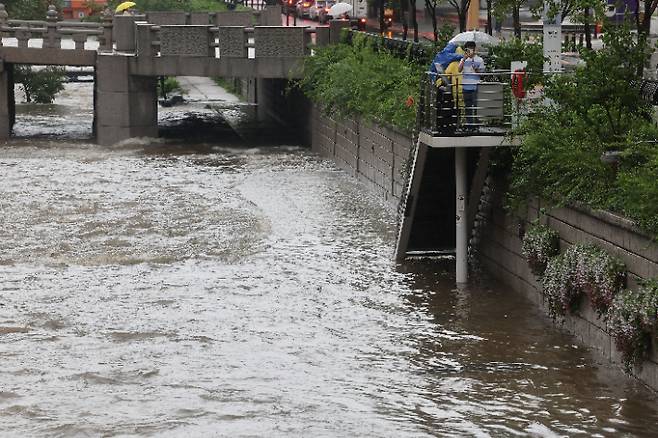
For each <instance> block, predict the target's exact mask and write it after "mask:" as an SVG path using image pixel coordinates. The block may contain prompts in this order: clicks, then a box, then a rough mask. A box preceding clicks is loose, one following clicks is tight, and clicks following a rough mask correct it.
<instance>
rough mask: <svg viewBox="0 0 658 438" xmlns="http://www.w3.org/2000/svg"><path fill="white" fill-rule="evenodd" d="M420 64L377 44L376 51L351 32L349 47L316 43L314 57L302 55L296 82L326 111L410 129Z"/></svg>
mask: <svg viewBox="0 0 658 438" xmlns="http://www.w3.org/2000/svg"><path fill="white" fill-rule="evenodd" d="M424 67H425V66H419V65H416V64H414V63H411V62H409V61H407V60H403V59H399V58H397V57H395V56H393V55H391V54H390V53H388V52H386V51H385V50H383V49H382V48H379V50H378V51H375V50H374V49H373V47H372V45H371V44H370V43H368V42H367V41H366V39H365V38H361V35H355V36H354V38H353V41H352V45H351V46H349V45H347V44H338V45H333V46H328V47H322V48H317V49H316V53H315V56H312V57H308V58H306V59H305V61H304V76H303V78H302V80H301V81H300V82H299V84H298V86H299V87H300V88H301V89H302V91H303V92H304V93H305V94H306V95H307V96H308V97H309V98H310V99H311V100H312V101H314V102H316V103H318V104H319V105H320V106H321V107H322V108H323V110H324V111H325V112H326V113H328V114H332V115H335V114H338V115H342V116H347V115H361V116H363V117H364V118H365V119H368V120H371V121H376V122H380V123H384V124H387V125H390V126H393V127H397V128H398V129H400V130H402V131H405V132H411V131H412V129H413V127H414V123H415V110H416V108H415V105H414V102H415V100H417V96H418V81H419V78H420V75H421V74H422V72H423V70H424Z"/></svg>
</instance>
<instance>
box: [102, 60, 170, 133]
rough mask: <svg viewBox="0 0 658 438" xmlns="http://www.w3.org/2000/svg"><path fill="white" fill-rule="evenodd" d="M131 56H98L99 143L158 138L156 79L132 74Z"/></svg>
mask: <svg viewBox="0 0 658 438" xmlns="http://www.w3.org/2000/svg"><path fill="white" fill-rule="evenodd" d="M131 58H132V56H120V55H116V54H114V55H103V54H99V56H98V58H97V66H96V87H97V89H96V99H95V102H94V105H95V115H96V130H97V131H96V141H97V142H98V143H99V144H102V145H112V144H114V143H117V142H120V141H122V140H126V139H129V138H133V137H157V136H158V94H157V88H156V83H157V78H156V77H150V76H134V75H131V74H130V69H129V62H130V59H131Z"/></svg>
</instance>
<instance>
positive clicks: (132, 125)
mask: <svg viewBox="0 0 658 438" xmlns="http://www.w3.org/2000/svg"><path fill="white" fill-rule="evenodd" d="M71 52H72V51H70V50H60V49H36V48H26V49H18V48H8V47H3V48H1V49H0V53H1V55H0V56H2V65H1V67H0V138H8V137H9V136H10V133H11V129H12V126H13V122H14V120H15V105H14V96H13V93H14V82H13V80H12V78H13V74H12V70H13V65H14V64H33V65H61V66H92V67H94V69H95V72H96V75H95V76H96V77H95V84H94V86H95V88H96V89H95V93H94V119H95V120H94V121H95V123H94V129H95V136H96V141H97V142H98V143H99V144H102V145H111V144H114V143H117V142H119V141H122V140H125V139H128V138H132V137H157V136H158V104H157V102H158V95H157V79H158V77H160V76H202V77H214V76H220V77H236V78H237V77H242V78H251V79H253V80H255V81H257V82H260V83H261V84H264V83H266V82H267V81H268V80H269V79H272V80H273V79H280V78H294V77H298V76H299V74H298V72H299V71H300V69H299V66H300V59H299V58H270V59H265V58H259V59H230V58H229V59H213V58H201V57H199V58H195V57H177V56H164V57H157V58H139V57H137V56H134V55H121V54H117V53H107V54H104V53H97V52H94V51H85V52H81V53H80V52H78V53H71ZM254 88H255V90H254V96H252V100H253V102H252V103H262V101H263V100H264V97H263V96H261V94H262V91H259V90H264V89H265V88H266V87H265V86H264V85H261V86H260V87H254Z"/></svg>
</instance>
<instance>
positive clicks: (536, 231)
mask: <svg viewBox="0 0 658 438" xmlns="http://www.w3.org/2000/svg"><path fill="white" fill-rule="evenodd" d="M559 252H560V236H559V235H558V233H557V232H555V231H553V230H552V229H550V228H549V227H547V226H546V225H537V224H535V225H533V226H531V227H530V228H528V230H527V231H526V233H525V235H524V236H523V243H522V245H521V253H522V254H523V256H524V257H525V259H526V261H527V262H528V265H529V266H530V270H531V271H532V273H533V274H535V275H539V276H541V275H543V274H544V271H545V270H546V265H547V264H548V261H549V259H550V258H551V257H555V256H556V255H558V253H559Z"/></svg>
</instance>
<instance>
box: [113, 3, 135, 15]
mask: <svg viewBox="0 0 658 438" xmlns="http://www.w3.org/2000/svg"><path fill="white" fill-rule="evenodd" d="M136 5H137V3H135V2H123V3H121V4H119V6H117V8H116V9H115V12H117V13H118V12H123V11H125V10H126V9H130V8H132V7H134V6H136Z"/></svg>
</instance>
